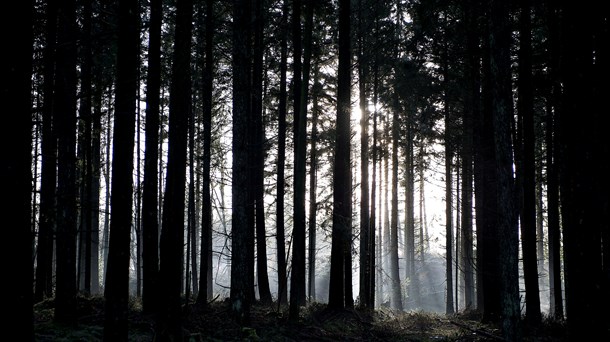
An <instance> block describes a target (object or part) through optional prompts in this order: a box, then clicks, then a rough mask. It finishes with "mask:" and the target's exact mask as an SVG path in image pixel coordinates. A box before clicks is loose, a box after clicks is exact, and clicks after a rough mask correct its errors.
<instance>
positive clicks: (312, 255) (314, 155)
mask: <svg viewBox="0 0 610 342" xmlns="http://www.w3.org/2000/svg"><path fill="white" fill-rule="evenodd" d="M318 71H319V68H318V65H317V64H315V65H314V72H313V84H314V88H313V90H312V94H311V102H312V104H313V108H312V110H311V147H310V148H311V151H310V155H309V159H310V166H309V260H308V263H309V265H308V269H309V278H308V283H309V286H308V289H309V290H308V291H309V292H308V293H307V296H308V297H309V300H310V301H315V300H316V254H317V250H316V239H317V234H316V226H317V222H316V211H317V209H318V197H317V192H318V188H317V177H318V175H317V173H318V146H317V141H318V110H319V108H318V91H319V87H320V84H319V83H318Z"/></svg>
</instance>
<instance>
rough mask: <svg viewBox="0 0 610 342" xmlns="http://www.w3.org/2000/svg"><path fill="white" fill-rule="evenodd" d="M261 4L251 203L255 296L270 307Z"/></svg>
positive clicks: (260, 9) (258, 1) (257, 6)
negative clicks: (252, 207) (253, 209)
mask: <svg viewBox="0 0 610 342" xmlns="http://www.w3.org/2000/svg"><path fill="white" fill-rule="evenodd" d="M264 13H265V11H264V6H263V1H262V0H254V8H253V20H254V22H253V26H254V27H253V32H254V46H253V56H252V58H253V69H252V75H253V76H252V85H253V86H252V117H253V125H252V126H253V130H254V134H253V137H252V138H253V146H252V149H253V154H252V155H253V158H254V159H255V161H254V171H253V175H254V179H253V182H252V184H253V188H254V193H253V195H254V201H255V218H256V255H257V258H256V265H257V278H258V292H259V296H260V300H261V302H262V303H263V304H270V303H271V300H272V299H271V290H270V289H269V275H268V272H267V230H266V228H265V200H264V199H265V153H264V151H263V149H264V146H265V129H264V127H263V52H264V50H265V46H264V41H263V28H264V25H265V23H266V22H265V17H264Z"/></svg>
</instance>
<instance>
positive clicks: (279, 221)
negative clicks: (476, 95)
mask: <svg viewBox="0 0 610 342" xmlns="http://www.w3.org/2000/svg"><path fill="white" fill-rule="evenodd" d="M288 1H289V0H284V3H283V5H282V23H281V26H282V27H281V36H282V37H281V42H280V94H279V108H278V137H277V139H278V147H277V151H278V152H277V155H278V157H277V202H276V203H277V207H276V216H277V217H276V245H277V269H278V271H277V272H278V273H277V277H278V295H277V296H278V303H279V305H282V304H286V303H287V302H288V288H287V287H288V284H287V277H286V251H285V248H286V241H285V233H284V226H285V225H284V192H285V190H286V181H285V179H284V170H285V161H286V129H287V127H286V99H287V97H288V96H287V91H286V73H287V69H288V66H287V65H288V62H287V59H288V58H287V56H288Z"/></svg>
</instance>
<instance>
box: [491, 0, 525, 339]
mask: <svg viewBox="0 0 610 342" xmlns="http://www.w3.org/2000/svg"><path fill="white" fill-rule="evenodd" d="M488 5H489V37H488V39H489V52H490V62H489V63H490V70H491V73H490V79H491V89H490V91H491V112H492V117H493V127H494V146H495V154H496V167H495V173H496V177H497V184H498V188H497V190H498V192H497V203H498V204H497V205H498V211H497V213H498V216H497V219H498V222H497V224H498V238H499V266H500V275H501V279H502V282H501V284H500V302H501V306H502V312H501V319H502V333H503V336H504V338H505V339H506V340H509V341H515V340H519V339H520V337H521V332H520V324H519V320H520V303H519V273H518V261H519V256H518V249H519V248H518V243H519V237H518V223H517V212H518V210H517V208H518V207H517V205H516V203H515V201H516V197H515V184H514V177H513V168H512V165H513V156H512V142H511V121H512V115H513V104H512V94H511V75H510V43H511V35H510V24H509V7H508V3H506V2H504V1H498V0H490V1H489V3H488Z"/></svg>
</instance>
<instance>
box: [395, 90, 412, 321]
mask: <svg viewBox="0 0 610 342" xmlns="http://www.w3.org/2000/svg"><path fill="white" fill-rule="evenodd" d="M396 97H398V94H396ZM396 104H398V101H396ZM398 131H399V127H398V107H396V108H394V109H393V115H392V212H391V219H390V221H391V223H390V276H391V277H392V296H391V300H390V303H391V305H392V308H394V309H396V310H402V291H401V289H400V272H399V267H398V226H399V224H398V168H399V166H398V144H399V140H398V134H399V132H398ZM411 280H412V281H413V279H411Z"/></svg>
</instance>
